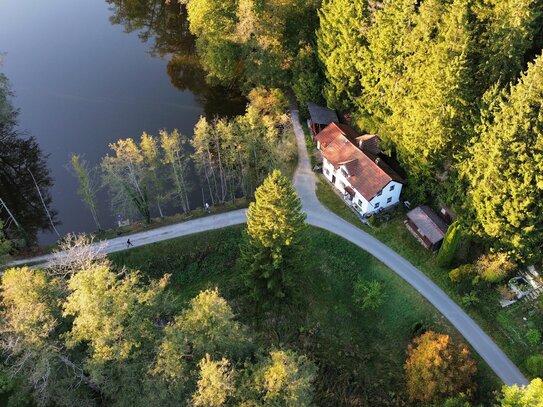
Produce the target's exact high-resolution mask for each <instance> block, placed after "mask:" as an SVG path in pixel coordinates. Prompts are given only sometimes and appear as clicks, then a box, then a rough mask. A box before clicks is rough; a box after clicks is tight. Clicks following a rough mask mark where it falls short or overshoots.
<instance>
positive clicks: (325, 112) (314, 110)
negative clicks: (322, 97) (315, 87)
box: [307, 102, 339, 137]
mask: <svg viewBox="0 0 543 407" xmlns="http://www.w3.org/2000/svg"><path fill="white" fill-rule="evenodd" d="M307 109H308V110H309V120H308V122H309V123H308V124H309V128H310V129H311V133H313V137H315V136H316V135H317V134H319V133H320V131H321V130H322V129H324V128H325V127H326V126H328V125H329V124H330V123H339V119H338V117H337V114H336V112H335V110H332V109H329V108H327V107H324V106H319V105H317V104H315V103H313V102H309V103H308V104H307Z"/></svg>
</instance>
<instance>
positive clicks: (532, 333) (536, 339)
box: [526, 329, 541, 345]
mask: <svg viewBox="0 0 543 407" xmlns="http://www.w3.org/2000/svg"><path fill="white" fill-rule="evenodd" d="M526 339H527V340H528V342H530V344H532V345H538V344H540V343H541V332H539V330H537V329H530V330H529V331H528V332H526Z"/></svg>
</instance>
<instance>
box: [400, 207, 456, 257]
mask: <svg viewBox="0 0 543 407" xmlns="http://www.w3.org/2000/svg"><path fill="white" fill-rule="evenodd" d="M405 225H406V226H407V229H408V230H409V231H410V232H411V233H412V234H413V235H414V236H415V237H416V238H417V239H418V240H419V241H420V242H421V243H422V244H423V245H424V247H426V248H427V249H428V250H432V251H436V250H438V249H439V248H440V246H441V243H442V242H443V238H444V237H445V234H446V233H447V229H448V226H447V224H446V223H445V221H444V220H443V219H441V218H440V217H439V216H438V215H437V214H436V213H435V212H434V211H433V210H432V209H430V208H429V207H428V206H425V205H422V206H418V207H416V208H415V209H413V210H411V211H409V212H408V213H407V220H406V222H405Z"/></svg>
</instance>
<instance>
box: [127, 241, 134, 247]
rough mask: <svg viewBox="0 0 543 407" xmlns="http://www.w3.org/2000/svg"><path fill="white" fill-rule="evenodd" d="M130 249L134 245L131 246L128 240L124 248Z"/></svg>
mask: <svg viewBox="0 0 543 407" xmlns="http://www.w3.org/2000/svg"><path fill="white" fill-rule="evenodd" d="M130 247H134V245H133V244H132V242H131V241H130V239H128V240H127V241H126V248H127V249H130Z"/></svg>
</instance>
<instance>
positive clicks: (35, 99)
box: [0, 0, 245, 243]
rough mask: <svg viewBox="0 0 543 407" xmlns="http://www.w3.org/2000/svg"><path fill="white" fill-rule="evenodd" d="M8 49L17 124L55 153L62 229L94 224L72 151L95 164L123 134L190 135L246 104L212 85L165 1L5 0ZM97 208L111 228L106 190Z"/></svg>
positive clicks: (177, 12)
mask: <svg viewBox="0 0 543 407" xmlns="http://www.w3.org/2000/svg"><path fill="white" fill-rule="evenodd" d="M0 52H1V53H4V55H3V57H2V61H3V66H2V68H1V69H2V71H3V72H4V73H5V74H6V76H7V77H8V78H9V80H10V82H11V86H12V89H13V91H14V92H15V97H14V99H13V103H14V105H15V106H16V107H17V108H19V109H20V116H19V127H20V128H21V129H23V130H24V131H26V132H27V133H28V134H30V135H32V136H34V137H35V138H36V139H37V141H38V142H39V144H40V146H41V148H42V150H43V152H44V153H45V154H48V155H49V158H48V163H49V168H50V170H51V174H52V176H53V178H54V180H55V185H54V187H53V189H52V191H51V192H52V196H53V208H54V209H56V210H57V211H58V213H59V216H58V218H59V220H60V221H61V222H62V225H60V226H58V227H57V229H58V230H59V232H60V233H61V234H65V233H68V232H91V231H93V230H94V223H93V221H92V217H91V215H90V212H89V211H88V210H87V209H86V208H85V207H84V206H83V204H82V203H81V200H80V198H79V196H78V195H77V187H78V185H77V181H76V179H75V178H74V177H73V176H72V175H71V174H70V173H69V172H68V170H67V163H68V161H69V158H70V155H71V153H78V154H83V155H84V156H85V159H86V160H87V161H89V163H90V164H92V165H96V164H98V163H99V162H100V160H101V158H102V157H103V156H104V155H105V154H107V153H108V152H109V148H108V144H109V143H111V142H114V141H116V140H118V139H120V138H128V137H132V138H139V136H140V135H141V133H142V132H143V131H146V132H148V133H150V134H154V135H156V134H158V130H159V129H162V128H164V129H166V130H173V129H174V128H177V129H179V130H180V131H181V132H182V133H184V134H186V135H188V136H190V135H191V134H192V129H193V127H194V124H195V123H196V122H197V121H198V118H199V117H200V116H201V115H205V116H207V117H214V116H216V115H219V116H230V115H235V114H240V113H242V112H243V111H244V106H245V100H244V99H243V98H242V97H240V96H239V95H237V94H236V93H235V92H231V91H228V90H226V89H222V88H213V87H210V86H208V85H207V84H206V83H205V80H204V78H205V76H204V74H203V72H202V71H201V69H200V67H199V65H198V61H197V58H196V57H195V55H194V52H195V51H194V38H193V37H192V36H191V35H190V33H189V32H188V22H187V20H186V15H185V12H184V10H183V9H182V8H180V7H179V6H178V5H177V4H170V5H166V4H164V0H135V1H134V0H130V1H126V0H124V1H122V0H115V1H114V0H110V1H108V2H105V1H103V0H102V1H100V0H85V1H77V2H74V1H73V0H48V1H35V0H1V1H0ZM194 191H196V192H195V193H194V196H193V199H192V200H193V202H192V203H193V205H198V206H201V204H202V203H201V202H200V201H201V198H200V196H201V195H200V193H199V188H195V189H194ZM99 215H100V218H101V221H102V222H103V223H102V224H103V225H105V226H106V227H111V226H113V223H114V216H112V214H111V211H110V208H109V203H108V202H107V195H106V194H105V192H103V191H102V192H101V193H100V194H99ZM55 238H56V236H53V235H52V234H49V233H46V234H42V235H41V236H40V242H42V243H49V242H52V241H54V240H56V239H55Z"/></svg>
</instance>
